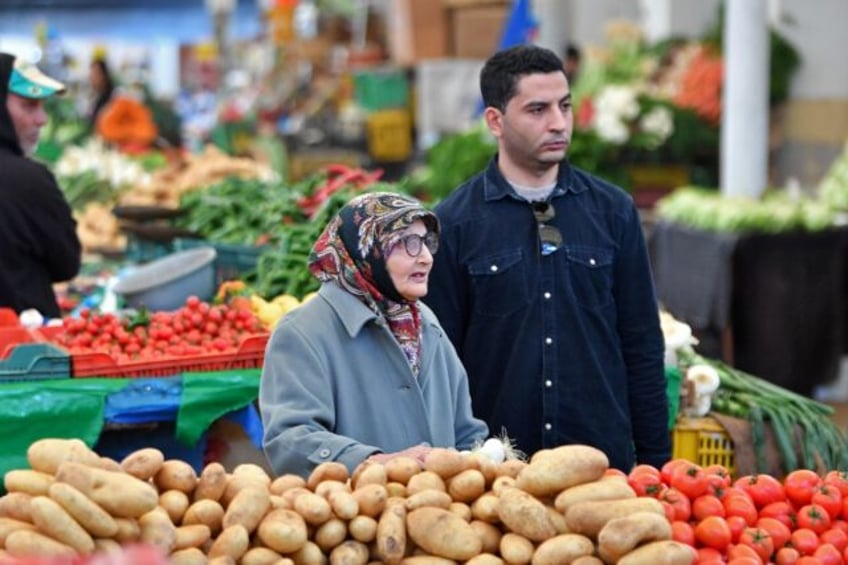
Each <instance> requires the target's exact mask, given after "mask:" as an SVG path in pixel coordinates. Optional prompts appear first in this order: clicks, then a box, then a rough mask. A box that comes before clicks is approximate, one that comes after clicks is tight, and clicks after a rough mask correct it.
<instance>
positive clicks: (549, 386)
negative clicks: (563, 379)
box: [545, 379, 554, 388]
mask: <svg viewBox="0 0 848 565" xmlns="http://www.w3.org/2000/svg"><path fill="white" fill-rule="evenodd" d="M545 386H546V387H548V388H551V387H552V386H554V382H553V381H552V380H550V379H548V380H546V381H545Z"/></svg>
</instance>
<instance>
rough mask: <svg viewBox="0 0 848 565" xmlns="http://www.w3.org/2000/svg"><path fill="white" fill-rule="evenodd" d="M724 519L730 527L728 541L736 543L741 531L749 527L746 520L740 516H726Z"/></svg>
mask: <svg viewBox="0 0 848 565" xmlns="http://www.w3.org/2000/svg"><path fill="white" fill-rule="evenodd" d="M725 520H726V521H727V525H728V526H729V527H730V541H732V542H733V543H737V542H738V541H739V536H741V535H742V531H743V530H744V529H745V528H748V527H749V526H748V522H746V521H745V518H743V517H742V516H728V517H727V518H725Z"/></svg>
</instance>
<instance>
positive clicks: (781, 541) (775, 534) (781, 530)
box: [757, 516, 792, 549]
mask: <svg viewBox="0 0 848 565" xmlns="http://www.w3.org/2000/svg"><path fill="white" fill-rule="evenodd" d="M757 527H758V528H760V529H762V530H765V531H767V532H768V533H769V535H770V536H771V539H772V540H773V541H774V548H775V549H780V548H782V547H783V546H785V545H786V542H788V541H789V537H790V536H791V535H792V530H790V529H789V527H788V526H787V525H786V524H784V523H783V522H781V521H780V520H778V519H777V518H769V517H768V516H762V517H760V519H758V520H757Z"/></svg>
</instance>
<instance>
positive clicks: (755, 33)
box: [721, 0, 769, 198]
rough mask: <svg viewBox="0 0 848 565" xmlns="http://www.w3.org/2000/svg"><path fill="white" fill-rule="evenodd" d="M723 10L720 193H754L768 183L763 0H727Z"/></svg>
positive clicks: (767, 113)
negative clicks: (723, 63) (724, 13)
mask: <svg viewBox="0 0 848 565" xmlns="http://www.w3.org/2000/svg"><path fill="white" fill-rule="evenodd" d="M725 9H726V15H725V22H724V61H725V66H724V108H723V112H722V122H721V125H722V131H721V192H722V194H725V195H728V196H730V195H740V196H742V195H744V196H751V197H755V198H756V197H758V196H760V195H761V194H762V193H763V191H764V190H765V188H766V185H767V183H768V117H769V107H768V80H769V42H768V24H767V16H768V11H767V0H728V1H727V2H725Z"/></svg>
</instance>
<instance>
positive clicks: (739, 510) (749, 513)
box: [722, 495, 758, 526]
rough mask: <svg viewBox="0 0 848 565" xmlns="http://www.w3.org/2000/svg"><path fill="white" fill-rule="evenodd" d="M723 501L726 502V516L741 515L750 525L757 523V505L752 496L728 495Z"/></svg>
mask: <svg viewBox="0 0 848 565" xmlns="http://www.w3.org/2000/svg"><path fill="white" fill-rule="evenodd" d="M722 503H723V504H724V515H725V516H726V517H728V518H729V517H730V516H741V517H742V518H744V519H745V523H747V524H748V525H749V526H753V525H754V524H756V523H757V518H758V514H757V507H756V506H755V505H754V502H753V501H752V500H751V498H750V497H748V496H738V495H734V496H728V497H725V498H724V500H723V501H722Z"/></svg>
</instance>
